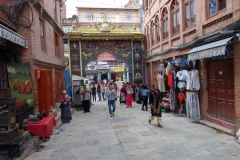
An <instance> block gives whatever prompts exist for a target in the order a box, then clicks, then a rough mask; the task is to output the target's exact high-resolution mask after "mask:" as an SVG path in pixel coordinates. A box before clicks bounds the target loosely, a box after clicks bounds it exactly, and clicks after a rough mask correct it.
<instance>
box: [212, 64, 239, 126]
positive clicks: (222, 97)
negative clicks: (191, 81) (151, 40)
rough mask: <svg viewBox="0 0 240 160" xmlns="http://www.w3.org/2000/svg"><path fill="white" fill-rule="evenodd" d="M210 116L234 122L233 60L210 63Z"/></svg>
mask: <svg viewBox="0 0 240 160" xmlns="http://www.w3.org/2000/svg"><path fill="white" fill-rule="evenodd" d="M208 87H209V92H208V104H209V106H208V108H209V114H210V115H212V116H215V117H217V118H221V119H223V120H226V121H231V122H233V121H234V116H235V98H234V65H233V59H228V60H217V61H209V62H208Z"/></svg>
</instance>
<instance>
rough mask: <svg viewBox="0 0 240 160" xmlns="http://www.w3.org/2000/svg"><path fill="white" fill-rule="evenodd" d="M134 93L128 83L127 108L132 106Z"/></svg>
mask: <svg viewBox="0 0 240 160" xmlns="http://www.w3.org/2000/svg"><path fill="white" fill-rule="evenodd" d="M132 94H133V90H132V87H131V86H130V85H127V87H126V102H127V108H132V99H133V97H132Z"/></svg>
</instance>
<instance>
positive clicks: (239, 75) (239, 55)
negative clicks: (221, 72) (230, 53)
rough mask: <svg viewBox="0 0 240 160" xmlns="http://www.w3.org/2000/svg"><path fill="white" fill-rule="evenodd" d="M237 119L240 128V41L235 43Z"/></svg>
mask: <svg viewBox="0 0 240 160" xmlns="http://www.w3.org/2000/svg"><path fill="white" fill-rule="evenodd" d="M234 84H235V121H236V122H237V128H240V85H239V84H240V42H236V44H235V45H234Z"/></svg>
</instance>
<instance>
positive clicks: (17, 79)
mask: <svg viewBox="0 0 240 160" xmlns="http://www.w3.org/2000/svg"><path fill="white" fill-rule="evenodd" d="M7 69H8V79H9V87H10V88H11V93H12V97H14V98H16V103H19V104H21V103H22V104H24V102H27V103H28V106H29V107H34V104H35V102H34V101H35V98H34V93H33V90H32V76H31V68H30V63H15V62H10V63H8V65H7Z"/></svg>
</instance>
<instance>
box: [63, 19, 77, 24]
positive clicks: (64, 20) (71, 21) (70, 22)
mask: <svg viewBox="0 0 240 160" xmlns="http://www.w3.org/2000/svg"><path fill="white" fill-rule="evenodd" d="M76 22H77V20H76V19H63V20H62V23H63V24H73V23H76Z"/></svg>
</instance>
